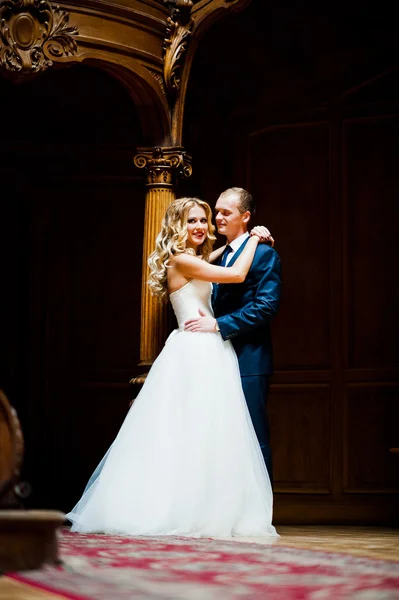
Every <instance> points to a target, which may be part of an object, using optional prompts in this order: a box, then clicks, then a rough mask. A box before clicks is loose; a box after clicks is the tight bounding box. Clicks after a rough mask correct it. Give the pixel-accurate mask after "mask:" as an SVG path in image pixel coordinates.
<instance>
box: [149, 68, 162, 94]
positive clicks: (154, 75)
mask: <svg viewBox="0 0 399 600" xmlns="http://www.w3.org/2000/svg"><path fill="white" fill-rule="evenodd" d="M146 69H147V71H148V72H149V74H150V75H151V77H152V78H153V79H155V81H156V82H157V84H158V85H159V87H160V89H161V91H162V93H163V94H164V96H166V88H165V83H164V80H163V77H162V75H160V74H159V73H157V72H156V71H154V70H153V69H150V68H149V67H146Z"/></svg>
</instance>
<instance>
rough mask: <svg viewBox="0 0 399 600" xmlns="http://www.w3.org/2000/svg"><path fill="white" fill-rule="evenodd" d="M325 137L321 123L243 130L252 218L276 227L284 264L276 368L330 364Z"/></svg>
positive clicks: (327, 191)
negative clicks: (252, 200) (254, 206)
mask: <svg viewBox="0 0 399 600" xmlns="http://www.w3.org/2000/svg"><path fill="white" fill-rule="evenodd" d="M329 140H330V134H329V126H328V124H326V123H320V124H312V123H307V124H304V125H292V126H291V125H286V126H282V127H270V128H267V129H265V130H263V131H257V132H254V133H252V134H251V135H250V137H249V168H248V177H249V181H248V187H249V188H250V190H251V192H252V193H253V195H254V197H255V198H256V199H257V211H258V212H257V217H256V219H257V222H261V223H264V224H266V225H267V226H268V227H269V228H270V229H271V231H272V232H273V234H275V237H276V238H277V250H278V252H279V254H280V256H281V260H282V265H283V290H282V300H281V308H280V313H279V318H278V320H277V321H276V323H275V328H274V348H275V355H276V367H277V369H279V370H280V369H293V368H326V367H328V366H329V365H330V364H331V351H330V305H329V280H330V243H329V239H330V237H329V236H330V234H329V202H330V194H329V143H330V141H329ZM310 324H311V327H310Z"/></svg>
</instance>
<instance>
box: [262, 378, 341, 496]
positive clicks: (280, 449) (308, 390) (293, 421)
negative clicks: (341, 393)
mask: <svg viewBox="0 0 399 600" xmlns="http://www.w3.org/2000/svg"><path fill="white" fill-rule="evenodd" d="M269 418H270V426H271V432H272V449H273V465H274V470H275V482H274V483H275V486H274V487H275V490H276V492H284V493H300V492H303V493H307V494H312V493H316V494H320V493H325V494H328V493H330V491H331V489H330V480H331V469H330V462H331V460H330V457H331V392H330V386H328V385H316V384H314V385H274V386H273V390H272V393H271V395H270V401H269Z"/></svg>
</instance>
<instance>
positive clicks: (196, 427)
mask: <svg viewBox="0 0 399 600" xmlns="http://www.w3.org/2000/svg"><path fill="white" fill-rule="evenodd" d="M104 418H106V417H105V416H104ZM272 503H273V496H272V490H271V486H270V480H269V476H268V473H267V470H266V468H265V465H264V461H263V457H262V454H261V451H260V448H259V444H258V441H257V438H256V434H255V431H254V429H253V425H252V422H251V418H250V416H249V413H248V409H247V405H246V402H245V398H244V395H243V392H242V388H241V379H240V375H239V369H238V362H237V357H236V355H235V352H234V350H233V347H232V345H231V343H230V342H229V341H223V340H222V338H221V336H220V334H219V333H191V332H185V331H180V330H175V331H174V332H173V333H172V334H171V335H170V336H169V339H168V340H167V342H166V344H165V347H164V349H163V350H162V352H161V353H160V355H159V356H158V358H157V360H156V361H155V363H154V364H153V366H152V368H151V370H150V372H149V374H148V377H147V380H146V382H145V384H144V386H143V388H142V390H141V392H140V394H139V395H138V397H137V398H136V400H135V401H134V403H133V405H132V407H131V409H130V411H129V412H128V414H127V416H126V419H125V421H124V423H123V425H122V427H121V429H120V431H119V433H118V435H117V437H116V439H115V441H114V442H113V444H112V446H111V447H110V449H109V450H108V452H107V454H106V455H105V457H104V458H103V460H102V461H101V462H100V464H99V466H98V467H97V469H96V471H95V472H94V473H93V475H92V477H91V478H90V480H89V482H88V484H87V486H86V489H85V491H84V493H83V495H82V498H81V499H80V501H79V502H78V504H77V505H76V506H75V508H74V509H73V510H72V511H71V512H70V513H69V514H68V515H67V518H68V519H69V520H70V521H71V522H72V523H73V526H72V530H73V531H80V532H104V533H113V534H124V535H182V536H209V537H228V536H270V535H277V534H276V531H275V529H274V527H273V526H272V524H271V521H272Z"/></svg>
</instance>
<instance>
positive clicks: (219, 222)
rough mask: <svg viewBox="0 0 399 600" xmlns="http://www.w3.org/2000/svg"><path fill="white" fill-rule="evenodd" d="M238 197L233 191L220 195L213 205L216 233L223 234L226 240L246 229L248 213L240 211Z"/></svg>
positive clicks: (230, 240) (231, 239)
mask: <svg viewBox="0 0 399 600" xmlns="http://www.w3.org/2000/svg"><path fill="white" fill-rule="evenodd" d="M238 204H239V197H238V195H237V194H236V193H235V192H231V193H230V194H228V195H226V196H221V197H220V198H219V199H218V201H217V202H216V206H215V221H216V227H217V229H218V233H220V235H225V236H226V238H227V241H228V242H232V241H233V240H235V239H236V238H237V237H239V236H240V235H242V234H243V233H245V232H246V231H247V224H248V221H249V219H250V216H251V215H250V213H249V212H248V211H247V212H245V213H240V211H239V209H238Z"/></svg>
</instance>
